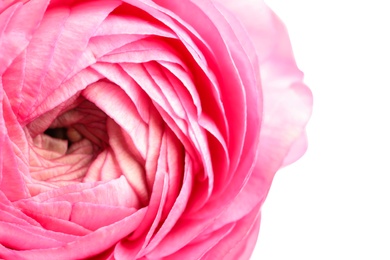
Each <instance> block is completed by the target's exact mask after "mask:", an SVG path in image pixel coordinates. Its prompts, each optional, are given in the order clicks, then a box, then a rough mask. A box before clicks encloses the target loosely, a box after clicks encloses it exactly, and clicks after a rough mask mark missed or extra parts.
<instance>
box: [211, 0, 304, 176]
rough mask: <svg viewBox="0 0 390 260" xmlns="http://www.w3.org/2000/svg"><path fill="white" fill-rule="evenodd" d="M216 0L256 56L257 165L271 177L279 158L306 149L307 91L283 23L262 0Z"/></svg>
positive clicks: (289, 157) (296, 155) (291, 158)
mask: <svg viewBox="0 0 390 260" xmlns="http://www.w3.org/2000/svg"><path fill="white" fill-rule="evenodd" d="M217 1H219V2H220V3H221V4H223V5H224V6H225V7H226V8H228V9H229V11H231V12H232V13H234V14H235V15H236V16H237V17H238V18H239V19H240V21H241V22H242V24H243V25H244V27H245V29H246V30H247V32H248V33H249V35H250V37H251V39H252V41H253V43H254V46H255V49H256V51H257V55H258V57H259V62H260V73H261V78H262V80H261V81H262V90H263V95H264V111H263V114H264V118H263V122H262V126H261V136H260V144H261V145H260V157H259V166H258V167H259V169H258V170H260V171H262V172H263V174H265V175H267V176H268V177H269V178H272V177H273V175H274V174H275V172H276V170H277V169H279V167H280V166H281V165H282V163H283V161H284V164H288V163H291V162H293V161H295V160H297V159H298V158H299V157H301V156H302V155H303V153H304V152H305V150H306V141H305V134H304V127H305V125H306V123H307V121H308V119H309V117H310V114H311V109H312V94H311V92H310V90H309V89H308V88H307V87H306V86H305V85H304V84H303V83H302V81H303V73H302V72H301V71H300V70H299V69H298V68H297V65H296V63H295V60H294V56H293V52H292V48H291V44H290V41H289V38H288V34H287V30H286V28H285V27H284V25H283V23H282V22H281V21H280V20H279V18H278V17H277V16H276V15H275V14H274V13H273V12H272V11H271V10H270V9H269V8H268V7H267V6H266V5H265V4H264V2H263V1H255V0H243V1H234V0H217ZM297 140H298V141H297ZM293 144H294V147H293V148H292V146H293ZM289 151H290V154H288V153H289ZM286 156H287V159H284V158H285V157H286Z"/></svg>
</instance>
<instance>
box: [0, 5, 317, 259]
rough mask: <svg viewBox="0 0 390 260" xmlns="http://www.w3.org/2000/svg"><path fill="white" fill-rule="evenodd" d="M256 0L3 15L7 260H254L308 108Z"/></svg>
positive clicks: (1, 151) (0, 237) (18, 10)
mask: <svg viewBox="0 0 390 260" xmlns="http://www.w3.org/2000/svg"><path fill="white" fill-rule="evenodd" d="M302 77H303V75H302V73H301V72H300V71H299V70H298V69H297V66H296V64H295V61H294V58H293V55H292V51H291V46H290V43H289V39H288V36H287V33H286V30H285V28H284V26H283V25H282V23H281V22H280V21H279V19H278V18H277V17H276V16H275V15H274V14H273V13H272V11H270V10H269V9H268V8H267V7H266V6H265V5H264V3H263V2H262V1H261V0H256V1H254V0H253V1H250V0H240V1H237V0H192V1H190V0H180V1H179V0H177V1H176V0H175V1H173V0H154V1H151V0H112V1H111V0H105V1H99V0H30V1H1V2H0V256H1V257H2V258H5V259H84V258H93V259H180V260H182V259H186V260H187V259H232V260H236V259H249V257H250V255H251V252H252V250H253V248H254V245H255V242H256V238H257V234H258V230H259V224H260V207H261V205H262V203H263V202H264V200H265V198H266V195H267V193H268V190H269V188H270V185H271V182H272V179H273V176H274V174H275V172H276V171H277V170H278V169H279V168H280V167H282V166H283V165H286V164H288V163H290V162H292V161H294V160H296V159H298V158H299V157H300V156H301V155H302V154H303V153H304V151H305V149H306V141H305V140H306V139H305V131H304V127H305V124H306V122H307V120H308V118H309V116H310V113H311V106H312V96H311V92H310V91H309V90H308V88H307V87H306V86H305V85H304V84H303V83H302Z"/></svg>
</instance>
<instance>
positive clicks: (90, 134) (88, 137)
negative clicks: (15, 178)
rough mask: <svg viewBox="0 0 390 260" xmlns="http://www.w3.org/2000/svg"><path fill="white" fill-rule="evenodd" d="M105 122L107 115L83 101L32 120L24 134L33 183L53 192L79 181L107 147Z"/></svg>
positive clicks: (80, 100) (79, 100) (81, 99)
mask: <svg viewBox="0 0 390 260" xmlns="http://www.w3.org/2000/svg"><path fill="white" fill-rule="evenodd" d="M106 121H107V115H106V114H105V113H104V112H103V111H101V110H100V109H99V108H97V107H96V106H95V105H94V104H93V103H91V102H89V101H87V100H85V99H83V98H80V99H78V100H77V102H75V103H73V104H72V105H70V106H68V107H67V108H65V109H63V110H62V111H60V112H58V111H57V112H56V113H54V112H53V111H51V112H49V113H48V114H47V115H44V116H42V117H41V118H38V119H36V120H35V121H34V122H33V124H32V126H30V127H27V131H26V132H27V136H28V139H30V140H29V143H30V147H31V149H30V174H31V177H32V179H33V182H35V183H36V184H42V185H43V186H45V187H49V188H55V187H59V186H65V185H69V184H71V183H75V182H81V181H83V178H84V176H85V175H86V173H87V171H88V168H89V166H90V165H91V164H92V162H93V161H94V159H95V158H96V157H97V156H98V154H100V153H101V152H102V151H104V149H106V147H108V136H107V130H106ZM48 124H49V126H48V127H45V128H46V129H43V127H44V126H45V125H48ZM37 192H38V193H39V192H42V190H40V189H39V190H38V191H37Z"/></svg>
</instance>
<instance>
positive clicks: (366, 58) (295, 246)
mask: <svg viewBox="0 0 390 260" xmlns="http://www.w3.org/2000/svg"><path fill="white" fill-rule="evenodd" d="M266 2H267V3H268V5H269V6H270V7H271V8H272V9H273V10H274V11H275V12H276V13H277V14H278V15H279V17H281V19H282V20H283V21H284V23H285V24H286V26H287V29H288V30H289V34H290V38H291V42H292V45H293V49H294V53H295V57H296V59H297V63H298V66H299V67H300V69H301V70H302V71H304V73H305V82H306V83H307V85H309V86H310V87H311V89H312V91H313V94H314V110H313V115H312V118H311V121H310V123H309V125H308V127H307V131H308V136H309V149H308V151H307V153H306V155H305V156H304V157H303V158H302V159H301V160H300V161H298V162H297V163H295V164H293V165H291V166H289V167H287V168H285V169H282V170H281V171H279V172H278V173H277V175H276V177H275V180H274V182H273V186H272V188H271V191H270V193H269V196H268V198H267V200H266V202H265V204H264V207H263V215H262V216H263V217H262V223H261V228H260V237H259V240H258V244H257V246H256V249H255V252H254V254H253V257H252V259H254V260H258V259H259V260H285V259H286V260H289V259H293V260H295V259H297V260H322V259H326V260H339V259H340V260H350V259H351V260H355V259H358V260H360V259H367V260H382V259H384V260H388V259H390V178H389V177H390V2H389V1H387V0H382V1H381V0H370V1H360V0H355V1H348V0H338V1H337V0H322V1H320V0H295V1H294V0H268V1H266Z"/></svg>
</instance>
